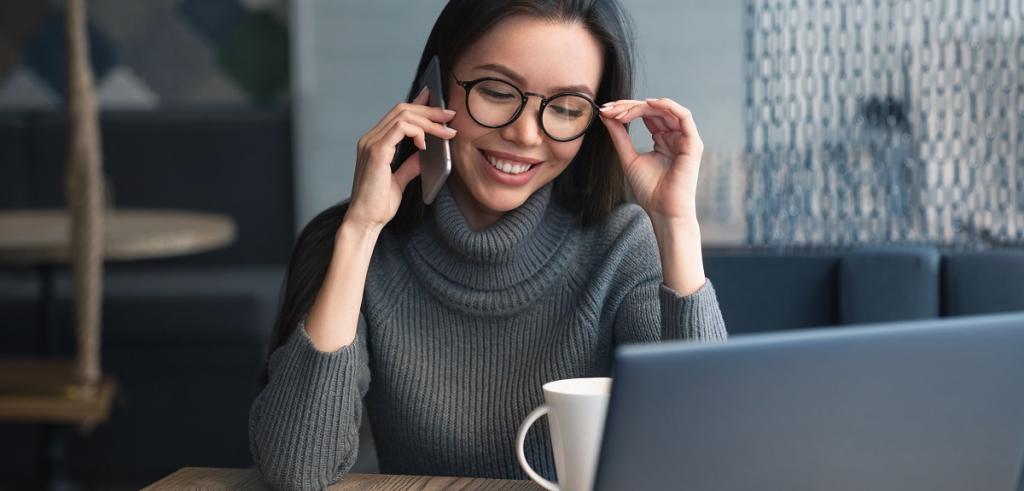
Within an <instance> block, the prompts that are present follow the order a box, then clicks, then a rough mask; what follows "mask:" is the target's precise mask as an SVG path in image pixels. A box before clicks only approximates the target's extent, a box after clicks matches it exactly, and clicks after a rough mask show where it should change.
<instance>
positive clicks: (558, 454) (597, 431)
mask: <svg viewBox="0 0 1024 491" xmlns="http://www.w3.org/2000/svg"><path fill="white" fill-rule="evenodd" d="M543 389H544V401H545V402H546V404H542V405H541V406H540V407H538V408H537V409H534V410H533V412H531V413H530V414H529V415H528V416H527V417H526V419H525V420H523V424H522V425H521V426H520V427H519V435H518V436H517V437H516V456H517V457H518V458H519V465H520V466H522V467H523V470H524V471H526V474H527V475H528V476H530V479H533V480H534V481H536V482H537V484H540V485H541V486H543V487H544V488H546V489H550V490H551V491H589V490H590V489H591V488H592V487H593V485H594V473H595V472H596V471H597V458H598V454H599V453H600V451H601V437H602V435H603V434H604V417H605V414H606V413H607V412H608V397H609V395H610V394H611V389H612V379H610V378H607V377H597V378H571V379H565V380H556V381H554V382H548V383H546V384H544V387H543ZM545 414H547V415H548V419H549V423H550V427H551V448H552V450H554V454H555V472H557V473H558V484H555V483H553V482H551V481H548V480H547V479H544V478H543V477H541V476H540V474H537V472H536V471H534V470H533V469H532V468H531V467H530V464H529V463H528V462H527V461H526V454H525V453H523V442H524V441H525V440H526V432H527V431H529V430H530V426H532V425H533V423H534V421H537V420H538V419H539V418H540V417H541V416H544V415H545Z"/></svg>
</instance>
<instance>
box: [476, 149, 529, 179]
mask: <svg viewBox="0 0 1024 491" xmlns="http://www.w3.org/2000/svg"><path fill="white" fill-rule="evenodd" d="M480 154H481V155H483V156H484V159H485V160H487V162H488V163H490V164H491V166H492V167H494V168H495V169H498V170H500V171H501V172H504V173H506V174H511V175H516V174H522V173H524V172H526V171H529V170H530V169H531V168H533V166H535V165H539V164H540V163H541V162H536V163H525V162H520V161H517V160H512V159H506V158H502V157H498V156H496V155H493V154H491V153H489V152H487V151H486V150H480Z"/></svg>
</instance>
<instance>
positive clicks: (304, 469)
mask: <svg viewBox="0 0 1024 491" xmlns="http://www.w3.org/2000/svg"><path fill="white" fill-rule="evenodd" d="M269 379H270V381H269V383H268V384H267V385H266V387H264V388H263V391H262V392H260V394H259V395H258V396H257V397H256V400H255V401H254V402H253V405H252V408H251V409H250V411H249V447H250V450H251V452H252V455H253V460H254V461H255V462H256V465H257V467H259V470H260V473H261V474H262V475H263V477H264V479H266V480H267V482H268V483H269V484H270V485H272V486H273V487H274V488H275V489H289V490H290V489H323V488H325V487H327V486H328V485H330V484H332V483H334V482H336V481H338V480H339V479H341V478H342V476H344V475H345V474H346V473H347V472H348V471H349V469H351V468H352V464H354V463H355V461H356V456H357V453H358V450H359V424H360V419H361V416H362V412H361V410H362V400H363V396H364V395H366V392H367V390H368V389H369V385H370V368H369V357H368V353H367V349H366V320H365V318H364V317H363V315H362V314H360V315H359V325H358V326H357V328H356V339H355V341H353V343H352V344H350V345H348V346H344V347H342V348H341V349H339V350H338V351H335V352H331V353H328V352H323V351H319V350H317V349H316V348H315V347H314V346H313V342H312V340H311V339H310V338H309V334H308V333H307V332H306V328H305V317H303V319H302V321H300V322H299V325H298V326H297V327H296V329H295V332H294V333H292V336H291V337H290V338H289V340H288V342H286V343H285V344H284V345H283V346H281V347H280V348H278V349H277V350H275V351H274V353H273V354H272V355H271V356H270V361H269Z"/></svg>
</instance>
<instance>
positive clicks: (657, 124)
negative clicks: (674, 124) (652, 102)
mask: <svg viewBox="0 0 1024 491" xmlns="http://www.w3.org/2000/svg"><path fill="white" fill-rule="evenodd" d="M643 120H644V126H646V127H647V130H648V131H650V132H651V135H658V134H661V133H667V132H668V131H669V129H668V125H666V124H665V121H664V120H663V119H661V118H655V117H651V116H644V117H643Z"/></svg>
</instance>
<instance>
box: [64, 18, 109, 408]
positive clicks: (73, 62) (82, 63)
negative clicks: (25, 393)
mask: <svg viewBox="0 0 1024 491" xmlns="http://www.w3.org/2000/svg"><path fill="white" fill-rule="evenodd" d="M85 19H86V6H85V0H68V2H67V40H68V107H69V118H70V121H69V122H70V124H69V128H70V135H69V147H68V149H69V150H68V165H67V173H66V175H65V187H66V190H67V196H68V208H69V211H70V215H71V273H72V278H73V291H74V302H75V335H76V339H77V348H78V351H77V358H76V360H77V364H76V370H75V371H76V377H77V378H78V381H79V383H80V384H81V385H82V391H83V392H82V393H83V395H84V396H86V397H93V396H94V395H95V394H96V389H97V388H98V385H99V381H100V378H101V372H100V318H101V307H102V292H103V269H102V268H103V229H104V226H103V202H102V201H103V187H104V186H103V179H102V172H103V171H102V156H101V150H100V132H99V122H98V116H97V113H96V96H95V92H94V90H93V76H92V67H91V65H90V62H89V58H88V52H89V47H88V40H87V39H86V20H85Z"/></svg>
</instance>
